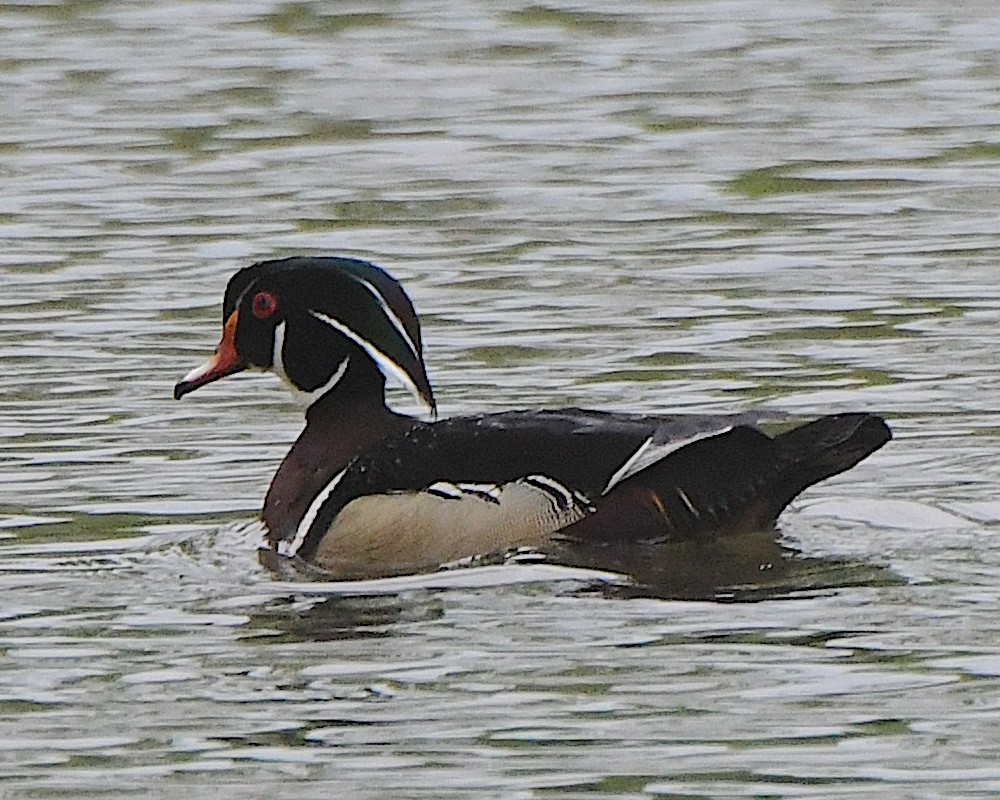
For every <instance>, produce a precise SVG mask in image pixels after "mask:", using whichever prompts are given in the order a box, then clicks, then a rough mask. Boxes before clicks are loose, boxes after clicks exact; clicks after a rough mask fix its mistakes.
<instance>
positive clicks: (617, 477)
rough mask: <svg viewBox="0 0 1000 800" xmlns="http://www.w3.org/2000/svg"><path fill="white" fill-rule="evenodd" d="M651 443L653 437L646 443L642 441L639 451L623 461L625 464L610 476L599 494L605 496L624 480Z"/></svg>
mask: <svg viewBox="0 0 1000 800" xmlns="http://www.w3.org/2000/svg"><path fill="white" fill-rule="evenodd" d="M652 443H653V437H652V436H650V437H649V438H648V439H647V440H646V441H644V442H643V443H642V444H641V445H639V449H638V450H636V451H635V452H634V453H632V455H630V456H629V457H628V458H627V459H626V460H625V463H624V464H622V465H621V466H620V467H619V468H618V470H617V471H616V472H615V474H614V475H612V476H611V478H610V479H609V480H608V485H607V486H605V487H604V491H603V492H601V494H602V495H606V494H607V493H608V492H610V491H611V487H613V486H615V485H617V484H618V483H619V482H621V481H622V480H623V479H624V478H625V476H626V475H628V474H629V470H631V469H632V467H633V466H634V465H635V462H636V461H638V460H639V459H640V458H642V454H643V453H645V452H646V450H647V449H648V448H649V446H650V445H651V444H652Z"/></svg>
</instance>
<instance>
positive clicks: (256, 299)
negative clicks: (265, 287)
mask: <svg viewBox="0 0 1000 800" xmlns="http://www.w3.org/2000/svg"><path fill="white" fill-rule="evenodd" d="M250 309H251V310H252V311H253V315H254V316H255V317H257V319H267V318H268V317H272V316H274V312H275V311H277V310H278V301H277V300H275V299H274V295H273V294H271V293H270V292H257V294H255V295H254V296H253V303H252V304H251V306H250Z"/></svg>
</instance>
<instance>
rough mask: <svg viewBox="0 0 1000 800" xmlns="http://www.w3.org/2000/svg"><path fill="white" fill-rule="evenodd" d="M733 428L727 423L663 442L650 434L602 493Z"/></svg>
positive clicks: (612, 477) (604, 493)
mask: <svg viewBox="0 0 1000 800" xmlns="http://www.w3.org/2000/svg"><path fill="white" fill-rule="evenodd" d="M732 429H733V426H732V425H727V426H726V427H725V428H719V429H718V430H714V431H701V432H700V433H696V434H694V436H689V437H687V438H686V439H676V440H673V441H669V442H663V443H662V444H654V443H653V437H652V436H650V437H649V438H648V439H647V440H646V441H645V442H643V443H642V444H641V445H640V446H639V449H638V450H636V451H635V452H634V453H633V454H632V455H631V456H629V457H628V459H627V460H626V461H625V463H624V464H622V465H621V466H620V467H619V468H618V471H617V472H615V474H614V475H612V476H611V479H610V480H609V481H608V485H607V486H605V487H604V491H603V492H601V494H602V495H606V494H607V493H608V492H610V491H611V490H612V489H614V488H615V486H617V485H618V484H619V483H621V482H622V481H624V480H626V479H628V478H631V477H632V476H633V475H635V474H636V473H639V472H642V471H643V470H644V469H646V468H647V467H650V466H652V465H653V464H655V463H656V462H657V461H662V460H663V459H665V458H666V457H667V456H669V455H670V454H671V453H676V452H677V451H678V450H682V449H683V448H685V447H687V446H688V445H691V444H694V443H695V442H700V441H701V440H702V439H711V438H713V437H715V436H722V435H723V434H724V433H729V431H731V430H732Z"/></svg>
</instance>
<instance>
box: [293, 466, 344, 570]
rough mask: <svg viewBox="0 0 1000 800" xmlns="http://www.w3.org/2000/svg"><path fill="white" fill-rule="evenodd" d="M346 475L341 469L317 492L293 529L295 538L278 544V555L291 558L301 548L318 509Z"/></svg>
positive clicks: (317, 513)
mask: <svg viewBox="0 0 1000 800" xmlns="http://www.w3.org/2000/svg"><path fill="white" fill-rule="evenodd" d="M346 473H347V469H343V470H341V471H340V472H338V473H337V474H336V475H334V477H333V480H331V481H330V482H329V483H328V484H327V485H326V486H324V487H323V488H322V489H320V490H319V492H318V493H317V494H316V496H315V497H314V498H313V501H312V502H311V503H310V504H309V508H308V509H306V513H305V515H304V516H303V517H302V520H301V521H300V522H299V527H298V528H296V529H295V538H293V539H292V540H291V541H288V540H287V539H282V540H281V541H280V542H278V553H280V554H281V555H283V556H288V557H289V558H291V557H292V556H294V555H295V554H296V553H297V552H298V551H299V548H300V547H302V543H303V542H304V541H305V540H306V535H307V534H308V533H309V529H310V528H311V527H312V524H313V523H314V522H315V521H316V517H317V516H318V515H319V511H320V509H321V508H322V507H323V503H325V502H326V501H327V500H328V499H329V497H330V495H331V494H333V490H334V489H336V488H337V484H338V483H340V480H341V478H343V477H344V475H345V474H346Z"/></svg>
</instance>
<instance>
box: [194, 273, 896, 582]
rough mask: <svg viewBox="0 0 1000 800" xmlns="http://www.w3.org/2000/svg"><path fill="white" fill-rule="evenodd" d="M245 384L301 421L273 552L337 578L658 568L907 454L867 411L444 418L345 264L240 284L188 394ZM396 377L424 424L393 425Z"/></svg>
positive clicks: (408, 348) (274, 492)
mask: <svg viewBox="0 0 1000 800" xmlns="http://www.w3.org/2000/svg"><path fill="white" fill-rule="evenodd" d="M246 370H250V371H264V372H271V373H273V374H275V375H276V376H277V377H278V378H280V380H281V381H282V382H283V383H284V384H285V385H286V386H287V388H288V389H289V390H290V391H291V393H292V394H293V396H294V397H295V398H296V399H297V400H298V401H299V403H300V404H301V405H302V406H303V407H304V409H305V427H304V429H303V430H302V432H301V434H300V435H299V436H298V438H297V439H296V440H295V442H294V444H293V445H292V447H291V449H290V450H289V451H288V453H287V455H286V456H285V458H284V460H283V461H282V462H281V464H280V466H279V467H278V470H277V472H276V473H275V475H274V478H273V480H272V481H271V484H270V486H269V488H268V490H267V493H266V495H265V498H264V504H263V509H262V513H261V517H262V522H263V527H264V531H265V533H264V536H265V545H264V546H265V548H266V549H268V550H269V551H270V553H271V554H272V555H273V556H275V557H277V558H280V559H282V560H288V559H292V560H294V561H296V562H297V563H302V564H305V565H309V566H310V568H316V569H318V570H320V571H321V572H322V574H324V575H327V576H330V577H331V578H332V579H339V580H362V579H373V578H385V577H393V576H399V575H407V574H416V573H422V572H429V571H434V570H437V569H439V568H441V567H442V565H447V564H455V563H459V562H461V561H462V560H463V559H465V560H469V559H476V558H482V557H484V556H486V555H488V554H497V553H500V554H503V553H507V554H510V553H529V554H533V555H534V554H540V556H541V557H543V558H551V559H553V560H557V561H558V560H559V559H560V558H562V559H564V560H566V561H567V562H571V561H573V555H572V554H573V553H574V552H584V551H586V552H587V553H588V554H589V558H590V561H589V563H590V565H591V566H601V565H600V563H599V562H600V560H601V553H605V552H606V553H611V552H613V551H614V550H615V549H616V548H621V547H624V546H628V547H640V548H642V549H643V553H645V554H647V555H644V556H643V557H644V558H656V556H655V553H656V547H657V546H658V545H663V544H669V543H677V542H681V543H683V542H691V541H695V542H697V541H713V540H717V539H719V538H720V537H723V538H724V537H729V536H733V535H737V534H739V533H740V532H749V531H757V530H765V529H771V530H773V528H774V525H775V522H776V520H777V518H778V516H779V514H781V512H782V511H783V510H784V509H785V508H786V506H788V504H789V503H790V502H791V501H792V500H793V499H794V498H795V497H797V496H798V495H799V494H800V493H801V492H802V491H803V490H805V489H806V488H808V487H810V486H812V485H813V484H815V483H817V482H819V481H822V480H824V479H826V478H829V477H831V476H833V475H836V474H838V473H841V472H843V471H845V470H848V469H850V468H851V467H853V466H855V465H856V464H857V463H858V462H860V461H861V460H862V459H864V458H866V457H867V456H869V455H870V454H871V453H873V452H875V451H876V450H878V449H879V448H881V447H882V446H883V445H885V444H886V443H887V442H888V441H889V440H890V439H891V438H892V433H891V431H890V429H889V427H888V425H887V424H886V422H885V421H884V419H883V418H882V417H880V416H879V415H877V414H873V413H868V412H851V413H837V414H830V415H826V416H822V417H819V418H816V419H813V420H811V421H807V422H804V423H801V424H797V425H794V426H791V427H790V426H789V424H788V423H787V422H783V423H780V424H779V425H777V427H775V426H774V425H773V424H771V423H769V421H768V415H767V414H757V413H753V412H742V413H732V414H690V413H685V414H674V413H663V414H652V415H647V414H638V413H623V412H618V411H598V410H588V409H582V408H575V407H573V408H563V409H544V410H527V409H516V410H509V411H501V412H493V413H484V414H472V415H463V416H454V417H448V418H438V415H437V404H436V401H435V398H434V392H433V389H432V387H431V383H430V381H429V379H428V375H427V369H426V365H425V362H424V354H423V343H422V339H421V328H420V321H419V318H418V316H417V313H416V311H415V309H414V306H413V304H412V302H411V300H410V298H409V297H408V296H407V294H406V292H405V290H404V289H403V287H402V285H401V284H400V283H399V282H398V281H397V280H396V279H394V278H393V277H392V276H391V275H390V274H389V273H388V272H386V271H385V270H383V269H382V268H381V267H379V266H376V265H375V264H373V263H370V262H368V261H364V260H360V259H355V258H346V257H338V256H294V257H290V258H283V259H276V260H267V261H260V262H258V263H255V264H253V265H251V266H248V267H245V268H243V269H240V270H239V271H238V272H236V273H235V274H234V275H233V276H232V278H231V279H230V280H229V283H228V285H227V287H226V290H225V294H224V296H223V301H222V336H221V340H220V342H219V345H218V347H217V348H216V349H215V351H214V353H213V354H212V355H211V357H210V358H208V360H207V361H206V362H205V363H204V364H202V365H201V366H198V367H196V368H195V369H193V370H191V371H190V372H188V373H187V374H186V375H185V376H184V377H183V378H182V379H181V380H180V381H179V382H178V383H177V384H176V386H175V387H174V397H175V398H176V399H180V398H182V397H184V396H186V395H188V394H189V393H191V392H194V391H195V390H196V389H200V388H202V387H204V386H206V385H208V384H211V383H214V382H215V381H218V380H220V379H222V378H227V377H229V376H232V375H235V374H237V373H240V372H243V371H246ZM388 380H392V381H397V382H399V383H400V384H402V385H403V386H404V387H405V388H406V389H408V390H409V392H410V393H411V394H412V395H413V397H414V399H415V400H416V401H417V402H418V403H419V404H420V405H421V406H423V407H424V408H426V411H427V412H428V413H427V415H426V416H427V418H426V419H425V418H422V417H419V416H414V415H410V414H404V413H400V412H398V411H395V410H393V409H391V408H390V407H389V405H388V404H387V402H386V384H387V381H388ZM609 559H610V556H609ZM594 561H596V562H598V563H596V564H595V563H594ZM679 568H680V567H679Z"/></svg>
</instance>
